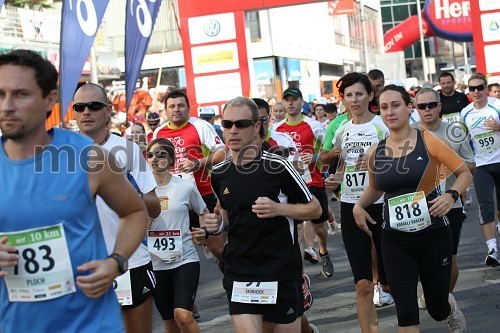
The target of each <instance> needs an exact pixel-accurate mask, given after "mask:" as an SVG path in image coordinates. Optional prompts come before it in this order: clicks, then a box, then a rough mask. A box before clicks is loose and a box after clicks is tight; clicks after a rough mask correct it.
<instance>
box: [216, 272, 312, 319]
mask: <svg viewBox="0 0 500 333" xmlns="http://www.w3.org/2000/svg"><path fill="white" fill-rule="evenodd" d="M233 282H234V281H230V280H227V279H223V280H222V286H223V287H224V289H225V290H226V295H227V302H228V303H229V314H230V315H239V314H252V315H262V317H263V320H264V321H267V322H269V323H274V324H290V323H293V322H294V321H295V320H296V319H297V318H299V317H300V316H302V314H303V313H304V305H303V301H302V300H303V296H302V282H301V280H285V281H278V298H277V301H276V304H248V303H237V302H231V296H232V293H233Z"/></svg>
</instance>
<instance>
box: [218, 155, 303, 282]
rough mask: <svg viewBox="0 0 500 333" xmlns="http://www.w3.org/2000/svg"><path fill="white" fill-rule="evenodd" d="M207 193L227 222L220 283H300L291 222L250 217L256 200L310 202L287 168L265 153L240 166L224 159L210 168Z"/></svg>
mask: <svg viewBox="0 0 500 333" xmlns="http://www.w3.org/2000/svg"><path fill="white" fill-rule="evenodd" d="M212 187H213V190H214V193H215V194H216V196H217V197H218V199H219V201H220V203H221V206H222V208H223V209H225V210H226V211H227V213H228V218H229V228H228V243H227V244H226V246H225V248H224V254H223V255H224V277H225V278H227V279H229V280H234V281H240V282H258V281H261V282H262V281H282V280H295V279H297V278H298V277H300V273H301V267H302V263H301V262H300V256H298V255H297V251H298V243H297V241H296V239H297V227H296V225H295V223H294V222H293V220H291V219H289V218H287V217H283V216H277V217H274V218H269V219H261V218H258V217H257V215H255V214H254V213H253V212H252V205H253V204H254V203H255V201H256V200H257V198H259V197H268V198H270V199H272V200H274V201H275V202H281V203H307V202H309V201H310V200H311V199H312V195H311V193H310V192H309V190H308V189H307V186H306V184H305V183H304V181H303V180H302V178H301V177H300V175H299V174H298V173H297V172H296V171H295V169H294V168H293V166H292V164H291V163H290V162H288V161H287V160H286V159H285V158H283V157H280V156H278V155H275V154H272V153H268V152H266V151H261V153H260V155H259V156H257V158H256V159H255V160H253V161H252V162H250V163H248V164H245V165H243V166H236V165H235V164H233V163H232V160H231V158H228V159H226V160H225V161H223V162H221V163H219V164H217V165H216V166H214V168H213V170H212Z"/></svg>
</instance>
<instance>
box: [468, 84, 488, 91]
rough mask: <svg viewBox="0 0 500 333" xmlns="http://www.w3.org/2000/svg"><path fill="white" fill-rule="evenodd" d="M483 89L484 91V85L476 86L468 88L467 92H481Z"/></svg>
mask: <svg viewBox="0 0 500 333" xmlns="http://www.w3.org/2000/svg"><path fill="white" fill-rule="evenodd" d="M484 89H486V87H485V85H484V84H480V85H478V86H469V91H470V92H474V91H476V90H477V91H483V90H484Z"/></svg>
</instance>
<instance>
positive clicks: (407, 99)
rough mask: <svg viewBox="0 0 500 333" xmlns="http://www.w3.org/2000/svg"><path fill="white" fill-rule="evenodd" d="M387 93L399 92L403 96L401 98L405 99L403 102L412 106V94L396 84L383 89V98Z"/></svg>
mask: <svg viewBox="0 0 500 333" xmlns="http://www.w3.org/2000/svg"><path fill="white" fill-rule="evenodd" d="M386 91H397V92H399V93H400V94H401V97H402V98H403V101H404V102H405V105H409V104H411V96H410V93H408V92H407V91H406V89H405V88H404V87H401V86H397V85H395V84H388V85H386V86H385V87H384V89H382V92H381V93H380V96H382V94H383V93H385V92H386Z"/></svg>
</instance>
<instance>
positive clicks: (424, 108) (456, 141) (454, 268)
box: [412, 88, 476, 293]
mask: <svg viewBox="0 0 500 333" xmlns="http://www.w3.org/2000/svg"><path fill="white" fill-rule="evenodd" d="M415 102H416V105H417V110H418V113H419V115H420V122H419V123H415V124H412V127H414V128H419V127H421V128H422V129H425V130H427V131H431V132H435V133H437V134H439V135H440V136H441V137H442V138H444V139H446V141H447V144H448V145H449V146H450V147H451V148H452V149H453V150H454V151H455V152H456V153H457V154H458V155H459V156H460V157H461V158H462V159H463V160H464V161H465V165H466V166H467V167H468V168H469V170H470V172H471V173H472V174H474V171H475V170H476V163H475V162H474V153H473V152H472V148H471V147H470V145H469V142H468V138H467V134H466V133H465V131H464V129H463V128H462V127H461V126H460V125H458V124H453V123H452V124H450V123H448V122H445V121H443V120H441V118H440V117H439V114H440V112H441V103H440V99H439V93H438V92H437V91H435V90H434V89H432V88H422V89H420V90H419V92H418V93H417V95H416V96H415ZM447 173H448V174H450V176H449V177H448V178H446V179H440V180H441V184H440V189H441V193H445V192H446V191H448V190H450V188H451V186H452V185H453V183H454V182H455V179H456V177H455V176H454V175H453V173H451V172H447ZM442 174H443V175H444V174H445V173H444V172H443V173H442ZM446 217H447V218H448V220H449V221H450V229H451V233H452V236H453V237H452V238H453V256H452V259H451V279H450V288H449V292H450V293H451V292H453V289H454V288H455V285H456V283H457V280H458V265H457V252H458V244H459V242H460V233H461V232H462V224H463V222H464V220H465V215H464V214H463V204H462V201H461V200H456V201H455V203H454V204H453V206H452V207H451V210H450V211H449V212H448V214H446Z"/></svg>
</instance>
